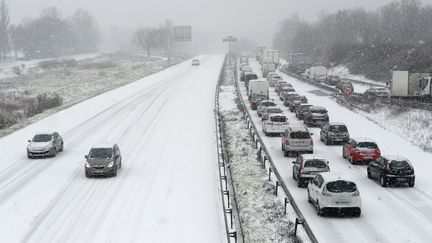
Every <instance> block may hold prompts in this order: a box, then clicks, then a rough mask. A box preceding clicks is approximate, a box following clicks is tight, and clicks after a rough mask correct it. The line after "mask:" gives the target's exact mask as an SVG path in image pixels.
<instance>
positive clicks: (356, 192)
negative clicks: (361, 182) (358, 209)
mask: <svg viewBox="0 0 432 243" xmlns="http://www.w3.org/2000/svg"><path fill="white" fill-rule="evenodd" d="M352 195H353V197H358V196H360V192H359V191H355V192H353V194H352Z"/></svg>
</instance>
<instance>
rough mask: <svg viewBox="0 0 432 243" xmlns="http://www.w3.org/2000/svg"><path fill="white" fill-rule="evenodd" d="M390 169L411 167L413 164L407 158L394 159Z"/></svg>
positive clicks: (407, 168)
mask: <svg viewBox="0 0 432 243" xmlns="http://www.w3.org/2000/svg"><path fill="white" fill-rule="evenodd" d="M390 169H399V170H400V169H406V170H409V169H411V165H410V164H409V163H408V162H407V161H405V160H393V161H391V163H390Z"/></svg>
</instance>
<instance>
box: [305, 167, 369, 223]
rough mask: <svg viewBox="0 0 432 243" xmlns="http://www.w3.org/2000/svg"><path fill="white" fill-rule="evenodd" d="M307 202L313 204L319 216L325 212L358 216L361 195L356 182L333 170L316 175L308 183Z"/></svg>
mask: <svg viewBox="0 0 432 243" xmlns="http://www.w3.org/2000/svg"><path fill="white" fill-rule="evenodd" d="M307 193H308V202H309V203H311V204H312V205H314V206H315V208H316V210H317V213H318V215H319V216H323V215H324V214H325V213H327V212H329V213H330V212H333V213H338V214H342V215H353V216H357V217H359V216H360V214H361V204H362V202H361V197H360V192H359V190H358V188H357V185H356V183H355V182H354V181H353V180H351V179H349V178H347V177H344V176H342V175H340V174H338V173H334V172H323V173H319V174H318V175H316V176H315V177H314V178H313V179H312V181H311V182H310V183H309V184H308V190H307Z"/></svg>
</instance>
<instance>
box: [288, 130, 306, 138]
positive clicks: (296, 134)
mask: <svg viewBox="0 0 432 243" xmlns="http://www.w3.org/2000/svg"><path fill="white" fill-rule="evenodd" d="M291 138H293V139H308V138H310V134H309V133H308V132H304V131H296V132H291Z"/></svg>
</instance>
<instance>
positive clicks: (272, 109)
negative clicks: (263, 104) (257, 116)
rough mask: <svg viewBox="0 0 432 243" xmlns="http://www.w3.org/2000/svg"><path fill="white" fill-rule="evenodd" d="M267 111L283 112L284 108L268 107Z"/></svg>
mask: <svg viewBox="0 0 432 243" xmlns="http://www.w3.org/2000/svg"><path fill="white" fill-rule="evenodd" d="M267 113H282V110H281V109H279V108H268V109H267Z"/></svg>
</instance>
